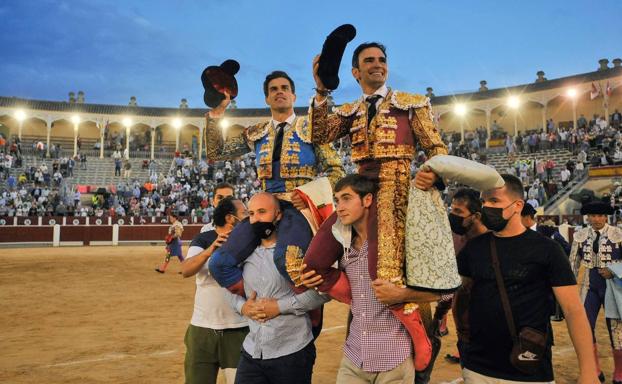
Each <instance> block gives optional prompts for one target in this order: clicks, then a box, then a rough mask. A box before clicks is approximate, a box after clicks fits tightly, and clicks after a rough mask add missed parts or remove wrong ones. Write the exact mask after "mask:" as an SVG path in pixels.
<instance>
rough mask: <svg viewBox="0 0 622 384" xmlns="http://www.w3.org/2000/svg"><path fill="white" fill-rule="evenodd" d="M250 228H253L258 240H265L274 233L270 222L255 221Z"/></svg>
mask: <svg viewBox="0 0 622 384" xmlns="http://www.w3.org/2000/svg"><path fill="white" fill-rule="evenodd" d="M251 227H252V228H253V233H254V234H255V236H257V237H259V238H260V239H267V238H268V237H270V235H272V233H273V232H274V231H276V226H275V225H274V223H273V222H271V221H257V222H255V223H253V224H251Z"/></svg>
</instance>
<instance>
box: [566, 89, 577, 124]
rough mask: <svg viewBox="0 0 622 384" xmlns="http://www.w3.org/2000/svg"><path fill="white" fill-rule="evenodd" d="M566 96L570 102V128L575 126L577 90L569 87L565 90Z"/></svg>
mask: <svg viewBox="0 0 622 384" xmlns="http://www.w3.org/2000/svg"><path fill="white" fill-rule="evenodd" d="M566 96H568V97H569V98H570V100H571V102H572V128H576V127H577V90H576V89H574V88H570V89H569V90H568V91H566Z"/></svg>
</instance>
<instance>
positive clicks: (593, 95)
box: [590, 82, 600, 100]
mask: <svg viewBox="0 0 622 384" xmlns="http://www.w3.org/2000/svg"><path fill="white" fill-rule="evenodd" d="M598 96H600V85H599V86H598V88H596V85H595V84H594V82H592V90H591V91H590V100H594V99H595V98H597V97H598Z"/></svg>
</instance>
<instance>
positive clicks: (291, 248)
mask: <svg viewBox="0 0 622 384" xmlns="http://www.w3.org/2000/svg"><path fill="white" fill-rule="evenodd" d="M303 256H304V255H303V254H302V251H301V250H300V248H299V247H297V246H295V245H288V246H287V250H286V251H285V270H286V271H287V274H288V275H289V278H290V279H292V282H293V283H294V285H295V286H296V287H299V286H300V285H301V280H300V267H301V266H302V261H303Z"/></svg>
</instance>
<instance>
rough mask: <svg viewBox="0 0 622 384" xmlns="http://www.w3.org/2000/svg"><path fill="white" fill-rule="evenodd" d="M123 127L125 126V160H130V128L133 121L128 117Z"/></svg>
mask: <svg viewBox="0 0 622 384" xmlns="http://www.w3.org/2000/svg"><path fill="white" fill-rule="evenodd" d="M123 125H124V126H125V153H126V155H125V159H126V160H129V158H130V127H131V126H132V119H130V118H129V117H126V118H124V119H123Z"/></svg>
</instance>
